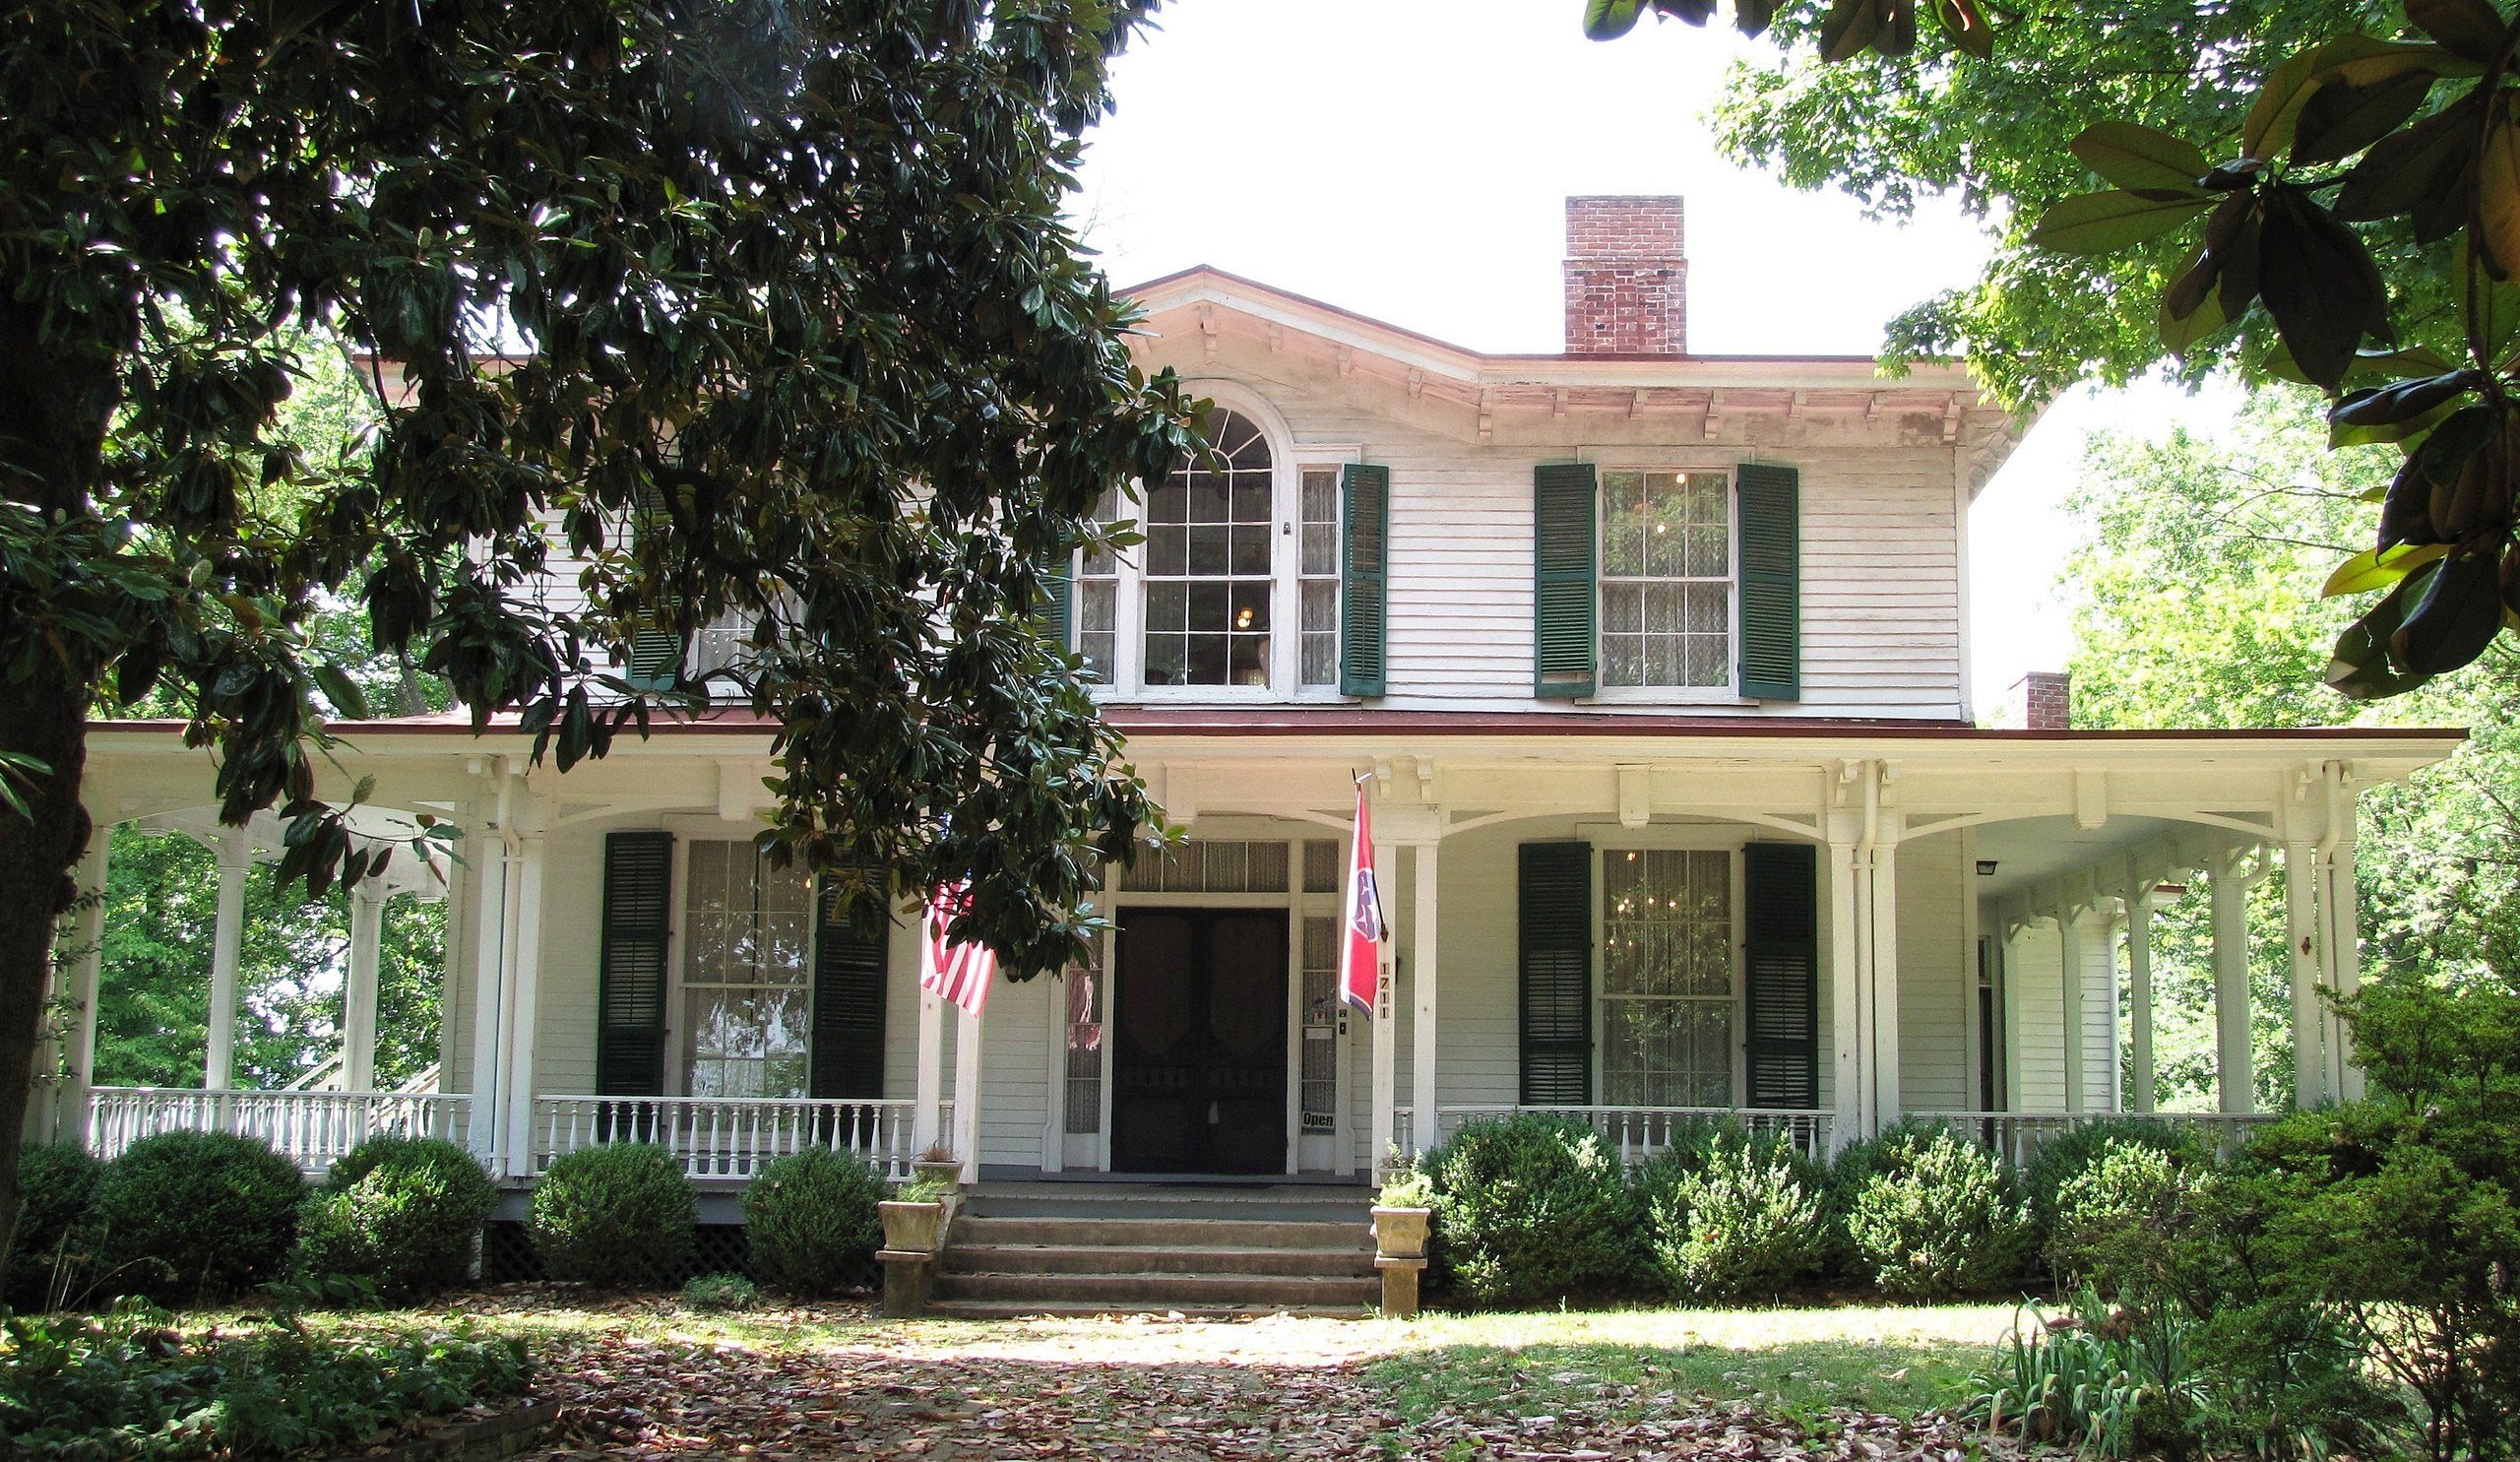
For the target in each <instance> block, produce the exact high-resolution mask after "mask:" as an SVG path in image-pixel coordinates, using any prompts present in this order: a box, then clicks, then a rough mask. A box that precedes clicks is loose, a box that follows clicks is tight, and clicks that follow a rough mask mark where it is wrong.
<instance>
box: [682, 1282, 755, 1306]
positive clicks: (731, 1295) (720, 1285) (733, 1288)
mask: <svg viewBox="0 0 2520 1462" xmlns="http://www.w3.org/2000/svg"><path fill="white" fill-rule="evenodd" d="M759 1303H761V1287H760V1286H759V1285H756V1284H754V1283H753V1282H752V1281H751V1280H748V1279H746V1278H744V1277H743V1276H742V1275H740V1274H695V1275H693V1276H692V1277H691V1283H689V1284H687V1285H684V1286H683V1287H682V1307H683V1308H685V1309H707V1310H728V1309H750V1308H752V1307H753V1306H754V1305H756V1304H759Z"/></svg>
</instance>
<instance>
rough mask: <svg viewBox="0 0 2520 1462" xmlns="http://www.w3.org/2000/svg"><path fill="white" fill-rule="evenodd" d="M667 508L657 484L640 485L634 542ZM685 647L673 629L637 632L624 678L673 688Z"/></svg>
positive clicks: (641, 686) (656, 687)
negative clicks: (649, 485) (655, 485)
mask: <svg viewBox="0 0 2520 1462" xmlns="http://www.w3.org/2000/svg"><path fill="white" fill-rule="evenodd" d="M664 510H665V508H664V495H663V494H662V493H661V492H659V491H658V490H657V489H656V488H654V487H642V488H640V489H639V492H638V497H637V500H636V505H635V506H634V507H633V509H632V511H631V514H630V538H631V541H632V542H633V543H636V542H637V541H638V540H640V539H642V538H645V537H646V536H647V534H648V528H649V525H650V524H651V523H652V522H654V521H655V520H657V519H658V518H661V517H662V516H663V514H664ZM684 648H685V647H684V645H683V642H682V636H681V635H679V634H677V633H675V632H674V631H672V630H670V629H642V630H637V631H634V632H633V633H632V634H631V636H630V644H629V647H628V654H627V656H626V657H625V664H624V665H623V667H622V671H621V675H622V678H623V679H625V680H627V681H629V682H630V684H631V686H632V687H633V688H634V689H638V690H671V689H673V687H674V682H676V681H677V680H679V679H681V678H682V662H683V651H684Z"/></svg>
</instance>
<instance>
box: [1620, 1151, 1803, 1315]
mask: <svg viewBox="0 0 2520 1462" xmlns="http://www.w3.org/2000/svg"><path fill="white" fill-rule="evenodd" d="M1638 1176H1639V1183H1638V1186H1639V1190H1640V1192H1641V1193H1642V1194H1643V1195H1644V1208H1645V1214H1646V1226H1647V1240H1646V1241H1647V1246H1648V1250H1649V1259H1650V1263H1649V1268H1650V1271H1651V1273H1652V1276H1653V1277H1654V1278H1655V1279H1657V1280H1659V1281H1660V1284H1661V1286H1662V1287H1663V1288H1664V1289H1666V1290H1668V1291H1669V1292H1670V1294H1672V1295H1675V1296H1677V1297H1679V1298H1680V1299H1683V1300H1694V1301H1699V1302H1702V1303H1713V1304H1728V1303H1738V1302H1742V1301H1758V1300H1774V1299H1776V1298H1777V1297H1778V1296H1780V1295H1782V1294H1784V1293H1785V1292H1786V1291H1788V1290H1791V1289H1794V1288H1795V1287H1796V1286H1797V1285H1800V1284H1803V1283H1805V1282H1807V1281H1809V1280H1811V1279H1813V1278H1815V1277H1817V1276H1818V1275H1819V1274H1820V1273H1821V1272H1822V1271H1823V1270H1824V1269H1825V1268H1826V1267H1827V1266H1828V1261H1829V1257H1830V1251H1831V1248H1832V1244H1831V1241H1830V1238H1829V1231H1828V1224H1827V1221H1826V1216H1825V1212H1824V1207H1825V1205H1824V1199H1823V1193H1824V1190H1825V1188H1826V1182H1825V1180H1824V1177H1823V1175H1822V1174H1821V1171H1820V1169H1819V1168H1818V1167H1817V1166H1816V1165H1814V1164H1813V1163H1812V1162H1811V1161H1810V1160H1809V1159H1807V1158H1804V1157H1803V1156H1802V1155H1801V1154H1800V1153H1797V1152H1796V1151H1795V1150H1794V1149H1793V1148H1792V1147H1791V1146H1788V1145H1787V1144H1785V1143H1782V1142H1778V1141H1776V1140H1775V1139H1773V1138H1754V1137H1751V1136H1749V1135H1748V1134H1746V1133H1743V1132H1739V1131H1733V1132H1730V1133H1725V1134H1719V1135H1718V1136H1717V1137H1715V1138H1714V1140H1713V1141H1711V1142H1709V1143H1708V1144H1706V1145H1705V1147H1704V1148H1703V1149H1702V1150H1701V1151H1697V1152H1690V1151H1688V1150H1685V1149H1683V1150H1681V1151H1679V1152H1677V1153H1670V1154H1665V1155H1664V1157H1662V1158H1658V1159H1657V1160H1656V1162H1654V1163H1650V1164H1648V1165H1647V1166H1646V1169H1645V1171H1643V1172H1642V1173H1640V1174H1639V1175H1638Z"/></svg>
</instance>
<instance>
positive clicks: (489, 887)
mask: <svg viewBox="0 0 2520 1462" xmlns="http://www.w3.org/2000/svg"><path fill="white" fill-rule="evenodd" d="M473 829H474V830H477V831H479V832H483V833H487V834H488V836H486V837H481V836H475V837H472V838H468V839H466V840H465V841H466V842H467V843H468V844H471V845H473V847H476V848H477V849H479V852H478V853H476V854H475V855H473V870H472V871H471V872H470V873H468V874H467V875H466V876H467V877H468V878H469V879H470V880H471V882H472V886H473V895H474V897H473V900H472V903H473V906H474V908H473V1108H472V1112H470V1114H469V1116H468V1120H469V1121H470V1123H471V1141H472V1147H473V1154H474V1156H476V1157H479V1158H482V1159H483V1160H485V1161H486V1162H488V1164H489V1165H490V1171H491V1172H493V1173H504V1172H506V1171H507V1163H506V1153H507V1145H506V1142H505V1140H504V1138H505V1134H506V1131H507V1128H506V1126H505V1125H504V1123H503V1121H502V1110H501V1107H500V1101H501V1098H502V1096H503V1094H504V1093H505V1091H506V1085H505V1082H504V1079H503V1076H504V1071H505V1068H506V1053H507V1033H508V1015H507V1011H508V970H509V960H508V951H509V947H510V942H511V941H510V938H509V929H510V926H511V925H512V924H513V922H515V919H516V890H515V881H516V872H517V859H516V856H515V854H514V852H513V851H512V850H511V849H510V848H509V846H508V840H507V838H508V835H507V830H506V829H505V828H502V827H500V826H498V825H497V824H496V823H495V822H476V823H474V824H473Z"/></svg>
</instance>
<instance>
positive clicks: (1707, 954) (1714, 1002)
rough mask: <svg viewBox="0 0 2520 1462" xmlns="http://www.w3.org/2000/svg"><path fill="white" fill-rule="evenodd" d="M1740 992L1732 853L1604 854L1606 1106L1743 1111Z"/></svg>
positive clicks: (1656, 851)
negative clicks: (1737, 1039)
mask: <svg viewBox="0 0 2520 1462" xmlns="http://www.w3.org/2000/svg"><path fill="white" fill-rule="evenodd" d="M1733 985H1734V981H1733V855H1732V854H1731V853H1729V852H1725V851H1721V850H1714V851H1709V850H1698V849H1607V850H1605V851H1604V852H1603V854H1602V996H1601V1022H1602V1036H1601V1063H1602V1064H1601V1071H1602V1080H1601V1091H1602V1100H1603V1102H1604V1103H1605V1104H1607V1105H1608V1106H1612V1107H1730V1106H1732V1105H1733V1046H1734V1042H1733V1010H1734V1004H1735V997H1734V989H1733Z"/></svg>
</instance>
